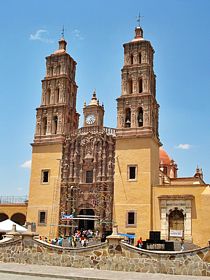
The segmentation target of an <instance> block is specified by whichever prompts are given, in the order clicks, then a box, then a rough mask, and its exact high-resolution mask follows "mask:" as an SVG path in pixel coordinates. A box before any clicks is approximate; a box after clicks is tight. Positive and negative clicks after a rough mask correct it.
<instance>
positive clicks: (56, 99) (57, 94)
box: [54, 88, 60, 104]
mask: <svg viewBox="0 0 210 280" xmlns="http://www.w3.org/2000/svg"><path fill="white" fill-rule="evenodd" d="M59 94H60V92H59V88H57V89H56V90H55V102H54V103H55V104H57V103H59Z"/></svg>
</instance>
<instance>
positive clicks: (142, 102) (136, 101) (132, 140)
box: [114, 26, 160, 238]
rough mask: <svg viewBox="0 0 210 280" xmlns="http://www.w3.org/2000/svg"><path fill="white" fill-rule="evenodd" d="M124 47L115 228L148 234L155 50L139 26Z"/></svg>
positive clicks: (155, 167)
mask: <svg viewBox="0 0 210 280" xmlns="http://www.w3.org/2000/svg"><path fill="white" fill-rule="evenodd" d="M123 47H124V65H123V68H122V72H121V79H122V80H121V96H120V97H119V98H118V99H117V132H116V160H115V178H114V222H115V223H116V224H117V225H118V228H119V231H120V232H123V233H135V234H136V235H137V236H142V237H143V238H148V234H149V230H152V228H153V221H152V207H153V205H152V188H153V186H155V185H157V184H158V172H159V146H160V141H159V134H158V109H159V105H158V103H157V101H156V87H155V74H154V70H153V56H154V49H153V47H152V45H151V43H150V42H149V41H147V40H145V39H144V37H143V29H142V28H141V27H140V26H137V27H136V28H135V37H134V39H133V40H131V41H130V42H128V43H125V44H124V45H123Z"/></svg>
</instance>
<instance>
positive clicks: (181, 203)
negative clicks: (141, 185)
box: [159, 195, 194, 241]
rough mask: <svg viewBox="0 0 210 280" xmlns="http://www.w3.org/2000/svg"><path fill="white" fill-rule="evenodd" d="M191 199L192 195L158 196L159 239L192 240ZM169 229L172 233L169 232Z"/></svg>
mask: <svg viewBox="0 0 210 280" xmlns="http://www.w3.org/2000/svg"><path fill="white" fill-rule="evenodd" d="M193 199H194V196H193V195H162V196H159V202H160V229H161V239H166V240H170V239H180V238H184V239H185V240H189V241H192V201H193ZM171 230H172V231H173V233H171ZM181 231H182V236H181ZM170 235H173V236H170ZM176 235H177V236H176Z"/></svg>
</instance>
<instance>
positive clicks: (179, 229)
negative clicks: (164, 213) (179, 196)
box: [169, 209, 184, 240]
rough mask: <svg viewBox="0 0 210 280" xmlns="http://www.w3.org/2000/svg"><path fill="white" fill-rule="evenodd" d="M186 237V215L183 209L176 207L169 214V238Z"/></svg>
mask: <svg viewBox="0 0 210 280" xmlns="http://www.w3.org/2000/svg"><path fill="white" fill-rule="evenodd" d="M181 238H184V215H183V213H182V211H180V210H178V209H175V210H173V211H172V212H171V213H170V214H169V239H170V240H176V239H181Z"/></svg>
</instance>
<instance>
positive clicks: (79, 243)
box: [39, 229, 103, 248]
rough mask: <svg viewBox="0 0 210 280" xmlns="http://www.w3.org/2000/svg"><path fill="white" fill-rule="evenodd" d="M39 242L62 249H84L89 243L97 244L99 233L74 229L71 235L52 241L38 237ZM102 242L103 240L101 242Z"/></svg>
mask: <svg viewBox="0 0 210 280" xmlns="http://www.w3.org/2000/svg"><path fill="white" fill-rule="evenodd" d="M39 238H40V240H42V241H45V242H46V243H48V244H52V245H57V246H62V247H72V248H76V247H86V246H88V244H89V243H94V242H98V241H99V240H100V237H99V231H98V230H96V231H93V230H91V229H88V230H79V229H76V230H75V231H74V233H73V234H72V235H69V236H60V237H58V238H57V237H56V238H54V239H49V238H47V237H43V236H40V237H39ZM101 241H103V240H101Z"/></svg>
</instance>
